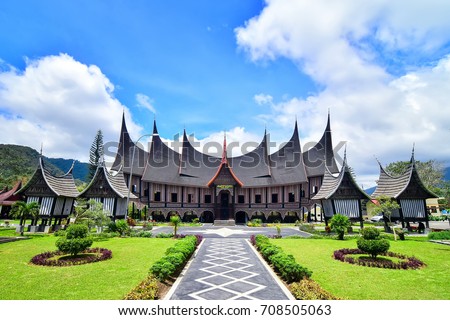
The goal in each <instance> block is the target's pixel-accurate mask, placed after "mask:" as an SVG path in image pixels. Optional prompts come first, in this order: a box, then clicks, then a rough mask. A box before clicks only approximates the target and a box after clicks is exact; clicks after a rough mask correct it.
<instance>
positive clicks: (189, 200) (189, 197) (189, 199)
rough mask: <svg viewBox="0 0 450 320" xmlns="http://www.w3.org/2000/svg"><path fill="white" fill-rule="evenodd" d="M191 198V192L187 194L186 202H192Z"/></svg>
mask: <svg viewBox="0 0 450 320" xmlns="http://www.w3.org/2000/svg"><path fill="white" fill-rule="evenodd" d="M192 198H193V197H192V194H190V193H189V194H188V201H187V202H188V203H192V202H193V201H192Z"/></svg>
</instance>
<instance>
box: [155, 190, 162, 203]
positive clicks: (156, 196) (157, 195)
mask: <svg viewBox="0 0 450 320" xmlns="http://www.w3.org/2000/svg"><path fill="white" fill-rule="evenodd" d="M153 200H155V201H161V191H156V192H155V195H154V198H153Z"/></svg>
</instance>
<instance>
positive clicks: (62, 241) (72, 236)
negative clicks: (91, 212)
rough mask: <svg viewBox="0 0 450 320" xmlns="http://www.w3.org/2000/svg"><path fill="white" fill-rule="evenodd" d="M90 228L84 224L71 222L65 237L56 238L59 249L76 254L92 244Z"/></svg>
mask: <svg viewBox="0 0 450 320" xmlns="http://www.w3.org/2000/svg"><path fill="white" fill-rule="evenodd" d="M88 233H89V229H88V227H87V226H85V225H83V224H71V225H70V226H69V227H68V228H67V231H66V234H65V236H64V237H61V238H59V239H58V240H56V247H58V249H59V251H62V252H64V253H69V254H71V255H73V256H76V255H77V254H79V253H80V252H82V251H83V250H86V249H87V248H89V247H90V246H92V243H93V240H92V238H90V237H88Z"/></svg>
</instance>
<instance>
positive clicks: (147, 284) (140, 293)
mask: <svg viewBox="0 0 450 320" xmlns="http://www.w3.org/2000/svg"><path fill="white" fill-rule="evenodd" d="M123 299H124V300H156V299H158V279H156V277H155V276H154V275H152V274H151V275H149V276H148V277H147V278H146V279H145V280H144V281H142V282H141V283H140V284H139V285H138V286H136V287H135V288H134V289H133V290H131V291H130V292H129V293H128V294H127V295H126V296H125V297H124V298H123Z"/></svg>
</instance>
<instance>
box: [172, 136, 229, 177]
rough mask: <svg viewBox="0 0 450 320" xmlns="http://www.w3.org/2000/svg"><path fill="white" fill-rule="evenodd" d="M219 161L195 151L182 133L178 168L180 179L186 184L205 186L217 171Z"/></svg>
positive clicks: (216, 158)
mask: <svg viewBox="0 0 450 320" xmlns="http://www.w3.org/2000/svg"><path fill="white" fill-rule="evenodd" d="M220 162H221V159H220V158H218V157H215V156H210V155H207V154H204V153H202V152H200V151H197V150H196V149H195V148H194V146H193V145H192V144H191V142H190V141H189V139H188V137H187V134H186V130H184V132H183V145H182V149H181V161H180V166H179V174H180V178H181V179H184V180H185V181H186V183H189V184H194V185H201V186H206V185H207V184H208V182H209V180H210V178H211V177H212V176H214V174H215V173H216V171H217V168H218V167H219V165H220Z"/></svg>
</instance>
